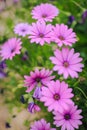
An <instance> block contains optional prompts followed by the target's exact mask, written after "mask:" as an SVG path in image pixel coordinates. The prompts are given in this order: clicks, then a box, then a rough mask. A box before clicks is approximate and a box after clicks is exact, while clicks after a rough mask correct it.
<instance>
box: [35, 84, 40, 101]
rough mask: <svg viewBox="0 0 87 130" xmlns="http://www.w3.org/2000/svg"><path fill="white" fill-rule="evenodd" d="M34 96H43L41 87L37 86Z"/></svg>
mask: <svg viewBox="0 0 87 130" xmlns="http://www.w3.org/2000/svg"><path fill="white" fill-rule="evenodd" d="M33 98H35V99H38V100H39V99H40V98H41V87H38V86H37V87H36V89H35V91H34V93H33Z"/></svg>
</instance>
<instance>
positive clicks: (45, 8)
mask: <svg viewBox="0 0 87 130" xmlns="http://www.w3.org/2000/svg"><path fill="white" fill-rule="evenodd" d="M58 13H59V10H58V9H57V8H56V7H55V6H54V5H52V4H48V3H44V4H41V5H38V6H36V7H34V9H33V10H32V17H33V18H34V19H37V20H40V21H50V22H52V19H53V18H54V17H56V16H57V15H58Z"/></svg>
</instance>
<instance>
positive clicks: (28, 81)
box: [24, 68, 55, 92]
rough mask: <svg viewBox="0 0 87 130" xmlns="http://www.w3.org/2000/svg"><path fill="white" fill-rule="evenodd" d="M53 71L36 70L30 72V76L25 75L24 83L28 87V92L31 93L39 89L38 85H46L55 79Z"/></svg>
mask: <svg viewBox="0 0 87 130" xmlns="http://www.w3.org/2000/svg"><path fill="white" fill-rule="evenodd" d="M51 74H52V71H50V70H46V69H45V68H43V69H42V70H38V69H35V71H34V72H32V71H31V72H30V76H27V75H25V76H24V78H25V80H24V82H25V84H24V85H25V86H26V87H27V91H26V92H30V91H32V90H33V89H34V87H37V86H38V84H41V86H42V85H46V84H47V83H48V82H49V81H51V80H52V79H54V78H55V76H51Z"/></svg>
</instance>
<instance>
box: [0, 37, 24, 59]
mask: <svg viewBox="0 0 87 130" xmlns="http://www.w3.org/2000/svg"><path fill="white" fill-rule="evenodd" d="M21 44H22V42H21V41H20V39H17V38H11V39H9V40H8V41H7V42H5V43H4V45H2V46H1V50H0V56H1V57H2V60H5V59H10V60H12V58H13V57H14V56H15V55H16V54H20V49H21V48H22V47H21Z"/></svg>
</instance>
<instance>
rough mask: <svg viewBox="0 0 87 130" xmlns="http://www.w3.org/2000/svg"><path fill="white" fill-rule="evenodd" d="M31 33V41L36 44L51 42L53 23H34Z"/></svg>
mask: <svg viewBox="0 0 87 130" xmlns="http://www.w3.org/2000/svg"><path fill="white" fill-rule="evenodd" d="M29 35H30V36H29V38H30V39H31V43H33V42H35V43H36V44H40V45H44V44H45V42H46V43H48V44H49V43H50V42H51V36H52V25H51V24H48V25H46V23H45V22H36V23H32V26H30V32H29Z"/></svg>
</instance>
